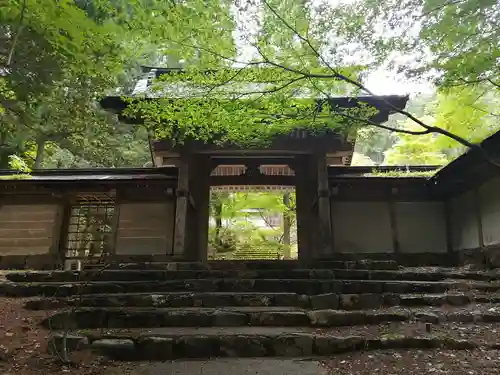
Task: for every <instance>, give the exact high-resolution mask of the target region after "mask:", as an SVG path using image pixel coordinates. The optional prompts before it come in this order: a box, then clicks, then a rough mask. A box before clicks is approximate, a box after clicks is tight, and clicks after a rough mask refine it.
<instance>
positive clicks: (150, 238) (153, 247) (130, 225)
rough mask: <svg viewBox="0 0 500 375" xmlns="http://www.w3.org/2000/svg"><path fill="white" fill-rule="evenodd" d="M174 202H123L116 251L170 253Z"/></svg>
mask: <svg viewBox="0 0 500 375" xmlns="http://www.w3.org/2000/svg"><path fill="white" fill-rule="evenodd" d="M174 212H175V210H174V202H155V203H124V204H121V205H120V217H119V220H118V233H117V238H116V254H131V255H142V254H170V253H171V251H172V238H173V229H174V227H173V224H174Z"/></svg>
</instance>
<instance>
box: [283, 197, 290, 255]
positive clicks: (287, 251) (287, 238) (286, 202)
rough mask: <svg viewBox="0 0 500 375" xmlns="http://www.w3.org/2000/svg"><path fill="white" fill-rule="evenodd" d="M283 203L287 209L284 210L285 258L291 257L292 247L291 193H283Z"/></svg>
mask: <svg viewBox="0 0 500 375" xmlns="http://www.w3.org/2000/svg"><path fill="white" fill-rule="evenodd" d="M283 204H284V205H285V207H286V209H285V211H284V212H283V244H284V245H285V256H284V258H285V259H290V257H291V249H290V230H291V220H290V193H288V192H287V193H285V194H283Z"/></svg>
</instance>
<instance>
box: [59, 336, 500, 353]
mask: <svg viewBox="0 0 500 375" xmlns="http://www.w3.org/2000/svg"><path fill="white" fill-rule="evenodd" d="M51 343H52V345H51V346H52V347H53V348H61V346H62V345H61V343H62V335H61V334H57V333H56V334H54V335H53V337H52V338H51ZM67 347H68V349H69V350H80V349H85V348H90V349H91V350H94V351H97V352H99V353H101V354H104V355H107V356H110V357H112V358H114V359H118V360H120V359H124V360H131V359H136V360H166V359H175V358H183V357H187V358H202V357H248V356H250V357H265V356H275V357H282V356H286V357H301V356H313V355H315V356H324V355H333V354H338V353H345V352H354V351H359V350H380V349H410V348H411V349H451V350H473V349H481V348H495V349H497V348H498V347H499V344H498V343H488V344H479V343H478V342H475V341H472V340H466V339H456V338H444V337H438V336H433V335H425V336H410V335H384V336H379V337H372V338H366V337H364V336H358V335H352V336H340V337H339V336H334V335H324V334H316V333H297V334H282V335H274V336H270V335H258V336H254V335H248V334H247V335H238V336H233V335H204V336H200V335H182V336H164V335H161V336H160V335H156V336H155V335H153V336H146V337H140V338H135V339H132V338H124V337H122V338H109V337H102V338H96V337H95V338H93V339H89V337H88V336H82V335H71V337H70V336H69V335H68V337H67Z"/></svg>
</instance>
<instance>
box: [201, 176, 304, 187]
mask: <svg viewBox="0 0 500 375" xmlns="http://www.w3.org/2000/svg"><path fill="white" fill-rule="evenodd" d="M296 177H297V176H267V175H257V176H210V186H225V185H278V186H293V185H295V181H296Z"/></svg>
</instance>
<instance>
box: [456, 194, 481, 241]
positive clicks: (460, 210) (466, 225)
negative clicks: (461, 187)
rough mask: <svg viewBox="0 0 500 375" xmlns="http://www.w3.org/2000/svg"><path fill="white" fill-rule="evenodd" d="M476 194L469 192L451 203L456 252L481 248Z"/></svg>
mask: <svg viewBox="0 0 500 375" xmlns="http://www.w3.org/2000/svg"><path fill="white" fill-rule="evenodd" d="M478 221H479V220H478V215H477V208H476V194H475V192H474V191H469V192H467V193H464V194H462V195H459V196H458V197H455V198H453V199H452V200H451V202H450V223H451V237H452V246H453V249H454V250H464V249H475V248H478V247H479V246H480V241H479V222H478Z"/></svg>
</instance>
